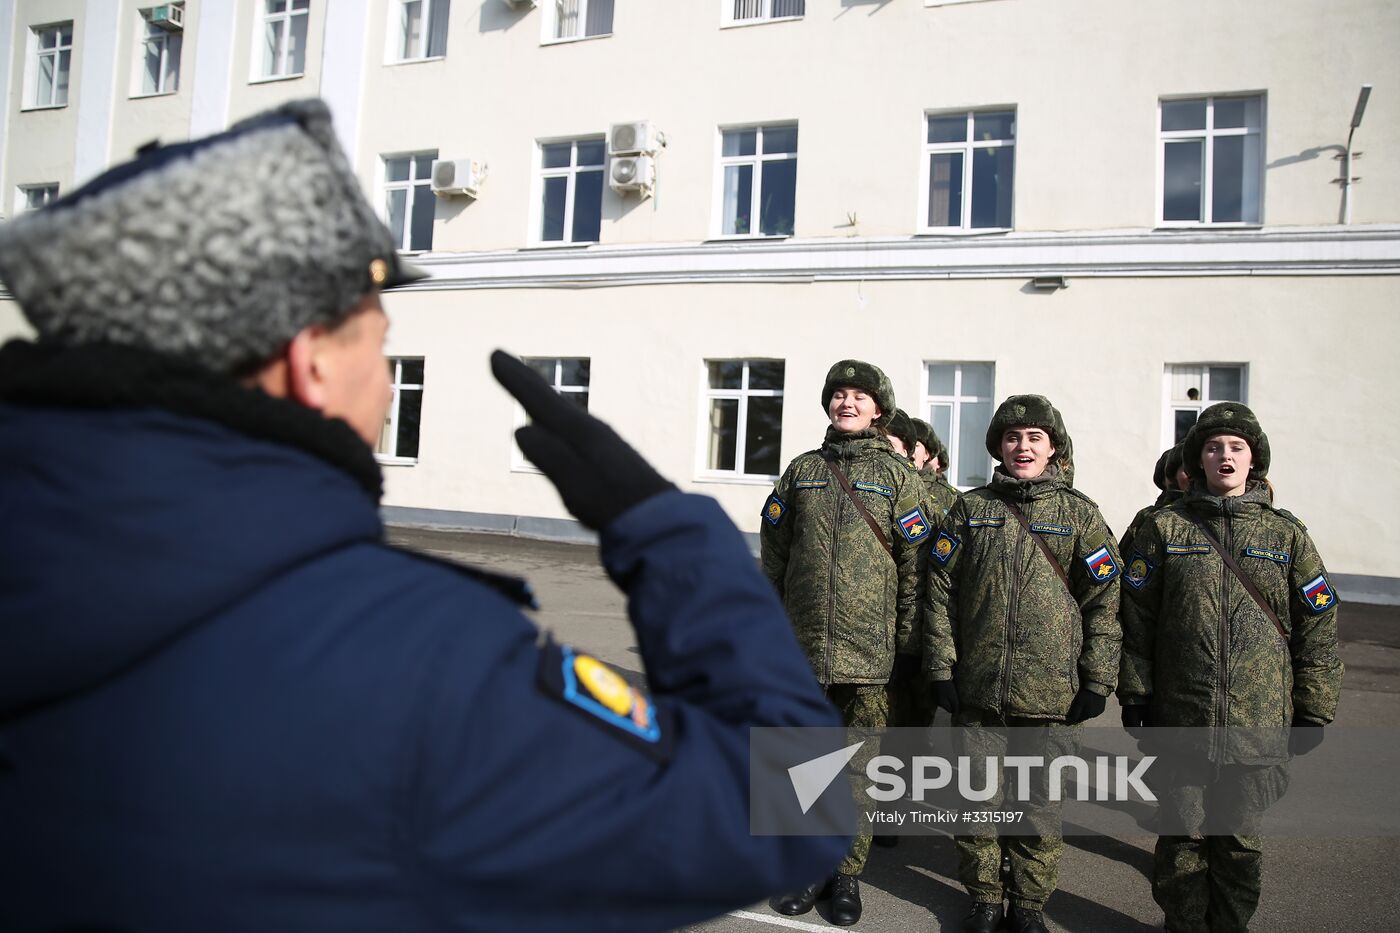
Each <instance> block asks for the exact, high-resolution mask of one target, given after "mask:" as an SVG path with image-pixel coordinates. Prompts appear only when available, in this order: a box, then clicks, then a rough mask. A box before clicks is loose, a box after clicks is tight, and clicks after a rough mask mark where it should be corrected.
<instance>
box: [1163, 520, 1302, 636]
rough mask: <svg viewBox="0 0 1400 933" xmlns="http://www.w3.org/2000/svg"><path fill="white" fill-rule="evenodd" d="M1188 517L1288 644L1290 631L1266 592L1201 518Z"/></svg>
mask: <svg viewBox="0 0 1400 933" xmlns="http://www.w3.org/2000/svg"><path fill="white" fill-rule="evenodd" d="M1187 517H1188V518H1190V519H1191V523H1192V524H1193V525H1195V526H1196V529H1197V530H1198V531H1200V533H1201V534H1203V535H1205V537H1206V540H1207V541H1208V542H1210V546H1211V547H1213V548H1215V553H1217V554H1219V555H1220V559H1221V560H1223V561H1224V562H1225V566H1226V567H1229V568H1230V572H1231V573H1233V574H1234V575H1235V579H1237V580H1239V581H1240V582H1241V583H1243V584H1244V588H1245V589H1246V590H1248V591H1249V595H1250V596H1252V597H1254V601H1255V602H1256V603H1258V604H1259V608H1260V609H1263V610H1264V615H1266V616H1268V617H1269V619H1270V620H1271V621H1272V622H1273V623H1274V628H1276V629H1278V634H1279V637H1280V638H1282V639H1283V642H1284V644H1288V633H1287V632H1286V631H1284V628H1283V623H1282V622H1280V621H1279V618H1278V613H1276V612H1274V607H1273V606H1270V605H1269V604H1268V602H1267V601H1266V600H1265V599H1264V594H1263V593H1260V592H1259V587H1257V586H1255V585H1254V581H1253V580H1251V579H1250V578H1249V575H1248V574H1246V573H1245V572H1244V571H1243V570H1242V569H1240V565H1239V564H1238V563H1236V562H1235V559H1234V558H1233V557H1231V556H1230V553H1229V552H1228V551H1226V550H1225V549H1224V548H1223V547H1221V546H1220V542H1219V541H1217V540H1215V535H1213V534H1211V533H1210V529H1209V528H1207V527H1206V526H1205V524H1204V523H1203V522H1202V521H1201V520H1200V519H1199V518H1197V517H1196V516H1194V515H1188V516H1187Z"/></svg>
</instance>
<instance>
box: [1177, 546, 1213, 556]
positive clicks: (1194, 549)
mask: <svg viewBox="0 0 1400 933" xmlns="http://www.w3.org/2000/svg"><path fill="white" fill-rule="evenodd" d="M1210 551H1211V547H1210V545H1209V544H1168V545H1167V553H1168V554H1209V553H1210Z"/></svg>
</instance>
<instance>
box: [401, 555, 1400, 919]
mask: <svg viewBox="0 0 1400 933" xmlns="http://www.w3.org/2000/svg"><path fill="white" fill-rule="evenodd" d="M389 538H390V540H391V541H392V542H394V543H395V544H398V545H400V546H402V547H407V548H411V549H414V550H418V551H422V552H425V553H429V554H432V555H435V556H437V557H441V558H444V559H447V560H452V561H458V562H462V563H468V564H472V565H475V566H478V567H482V568H484V569H487V570H497V571H501V572H505V573H512V574H517V575H520V576H524V577H526V578H528V579H529V580H530V582H531V583H532V584H533V586H534V589H535V592H536V594H537V596H538V599H539V602H540V607H541V608H540V610H539V611H538V612H537V613H535V618H536V621H537V622H538V623H539V625H540V626H541V627H543V628H547V629H552V630H553V631H554V632H555V634H556V637H557V638H559V640H561V641H567V642H570V643H572V644H574V645H576V646H578V647H580V648H585V649H587V650H588V651H589V652H591V653H593V654H595V655H596V656H597V657H599V658H601V659H602V660H604V661H606V662H608V663H609V664H611V665H613V666H614V667H616V668H617V669H618V670H619V671H620V672H621V673H622V674H623V676H625V677H626V678H627V679H629V680H631V681H632V682H634V683H637V684H642V683H644V681H645V675H644V674H643V672H642V664H641V658H640V656H639V654H638V652H637V648H636V644H635V641H634V639H633V635H632V628H631V625H630V624H629V623H628V621H627V614H626V600H625V598H624V597H623V595H622V594H621V593H620V592H618V590H617V589H616V588H615V587H614V586H613V585H612V583H611V582H610V581H609V580H608V578H607V575H606V574H605V573H604V572H603V570H602V567H601V566H600V565H599V563H598V555H597V550H596V549H595V548H592V547H587V546H582V545H576V544H560V543H554V542H542V541H532V540H526V539H521V538H513V537H506V536H501V535H471V534H463V533H459V532H449V531H436V530H426V529H415V528H392V529H390V532H389ZM1340 596H1341V598H1342V602H1343V604H1342V607H1341V609H1340V615H1339V628H1340V633H1341V642H1342V645H1341V654H1342V660H1343V661H1344V662H1345V664H1346V667H1347V671H1346V678H1345V681H1344V684H1343V691H1342V702H1341V706H1340V709H1339V713H1338V719H1337V725H1339V726H1360V725H1365V726H1400V607H1394V606H1367V605H1359V604H1350V603H1347V602H1346V594H1345V593H1341V594H1340ZM1117 721H1118V708H1117V705H1116V704H1115V703H1114V702H1113V701H1110V702H1109V708H1108V710H1107V711H1106V712H1105V713H1104V714H1103V716H1102V717H1101V718H1100V720H1098V721H1097V724H1098V725H1111V724H1113V723H1116V722H1117ZM1397 734H1400V733H1397ZM1395 780H1396V784H1397V786H1400V775H1397V776H1396V778H1395ZM1153 841H1154V837H1153V836H1152V835H1150V834H1146V833H1144V834H1142V835H1127V834H1124V835H1122V836H1121V837H1120V836H1069V837H1066V850H1065V854H1064V859H1063V862H1062V863H1061V868H1060V887H1059V890H1058V891H1057V892H1056V893H1055V895H1054V896H1053V897H1052V898H1051V899H1050V902H1049V904H1048V905H1047V907H1046V912H1045V917H1046V921H1047V924H1048V926H1049V927H1050V929H1052V930H1062V931H1074V933H1081V931H1082V933H1100V931H1102V933H1119V931H1128V933H1131V931H1139V930H1158V929H1161V927H1162V914H1161V911H1160V910H1159V909H1158V908H1157V906H1156V904H1154V903H1153V902H1152V894H1151V891H1150V889H1149V886H1148V875H1149V872H1150V871H1151V867H1152V845H1153ZM1264 866H1265V867H1264V890H1263V897H1262V899H1261V903H1260V907H1259V911H1258V913H1257V914H1255V918H1254V922H1253V923H1252V925H1251V929H1252V930H1255V931H1259V933H1273V931H1280V933H1293V931H1298V933H1302V931H1308V933H1314V931H1377V933H1382V931H1384V933H1391V931H1397V930H1400V838H1394V837H1361V838H1357V837H1350V838H1307V839H1301V838H1292V839H1271V840H1268V841H1266V843H1265V848H1264ZM861 881H862V884H861V893H862V896H863V899H864V904H865V913H864V916H863V917H862V919H861V922H860V923H859V924H857V925H856V926H855V927H846V928H844V929H850V930H866V931H870V930H879V931H888V933H906V931H907V933H913V931H920V933H923V931H930V930H949V931H953V930H957V929H958V928H959V924H960V922H961V920H962V917H963V915H964V914H965V913H966V911H967V903H968V902H967V895H966V894H965V893H964V892H963V889H962V886H961V885H960V884H959V883H958V881H957V860H956V855H955V853H954V850H953V844H952V839H951V838H950V837H948V836H944V835H936V836H912V837H903V838H901V839H900V842H899V845H898V846H897V847H896V848H893V849H881V848H876V849H874V850H873V851H872V853H871V857H870V862H869V864H868V865H867V867H866V871H865V875H864V876H863V877H862V879H861ZM824 910H825V907H824V905H818V908H817V910H815V911H813V912H811V913H809V914H806V915H805V916H802V917H797V918H788V917H783V916H781V915H779V914H776V913H774V912H773V911H772V910H771V909H770V908H769V907H768V905H767V904H755V905H752V906H750V907H748V908H746V909H744V910H738V911H734V912H732V913H730V914H728V915H726V916H724V917H720V918H717V919H715V920H713V921H711V922H709V923H705V924H702V925H700V926H696V927H691V928H689V931H687V933H771V931H776V930H782V929H797V930H813V931H831V930H838V929H843V928H841V927H834V926H832V925H830V924H828V923H826V922H825V919H824V915H823V911H824ZM587 928H588V927H587V922H586V920H582V919H581V921H580V927H579V929H581V930H586V929H587Z"/></svg>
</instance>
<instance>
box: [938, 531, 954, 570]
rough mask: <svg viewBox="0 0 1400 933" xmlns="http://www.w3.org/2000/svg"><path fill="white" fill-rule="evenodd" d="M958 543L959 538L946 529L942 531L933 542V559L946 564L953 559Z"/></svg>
mask: <svg viewBox="0 0 1400 933" xmlns="http://www.w3.org/2000/svg"><path fill="white" fill-rule="evenodd" d="M958 544H959V541H958V539H957V538H955V537H953V536H952V535H950V534H948V532H946V531H940V532H939V533H938V537H937V539H935V540H934V542H933V550H932V554H933V559H934V560H936V561H938V563H940V564H942V565H944V566H946V565H947V563H948V561H950V560H952V559H953V552H954V551H956V550H957V549H958Z"/></svg>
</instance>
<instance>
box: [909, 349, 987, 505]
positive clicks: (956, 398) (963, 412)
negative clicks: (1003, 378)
mask: <svg viewBox="0 0 1400 933" xmlns="http://www.w3.org/2000/svg"><path fill="white" fill-rule="evenodd" d="M925 368H926V370H927V374H928V394H927V395H926V396H925V397H924V410H925V411H927V412H928V423H929V424H931V425H933V430H934V432H935V433H937V434H938V437H939V438H940V439H941V440H942V441H943V444H944V446H946V447H947V448H948V460H949V462H948V463H945V464H943V468H944V470H946V471H947V474H948V481H949V482H950V483H952V484H953V485H954V486H957V487H958V488H959V489H971V488H973V487H974V486H982V485H984V484H986V483H987V482H988V481H989V480H990V479H991V475H992V473H991V471H992V460H991V458H990V457H989V456H988V455H987V444H986V441H987V426H988V425H989V424H991V422H992V398H993V395H992V387H993V384H994V382H995V378H996V364H995V363H928V364H927V365H926V367H925Z"/></svg>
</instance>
